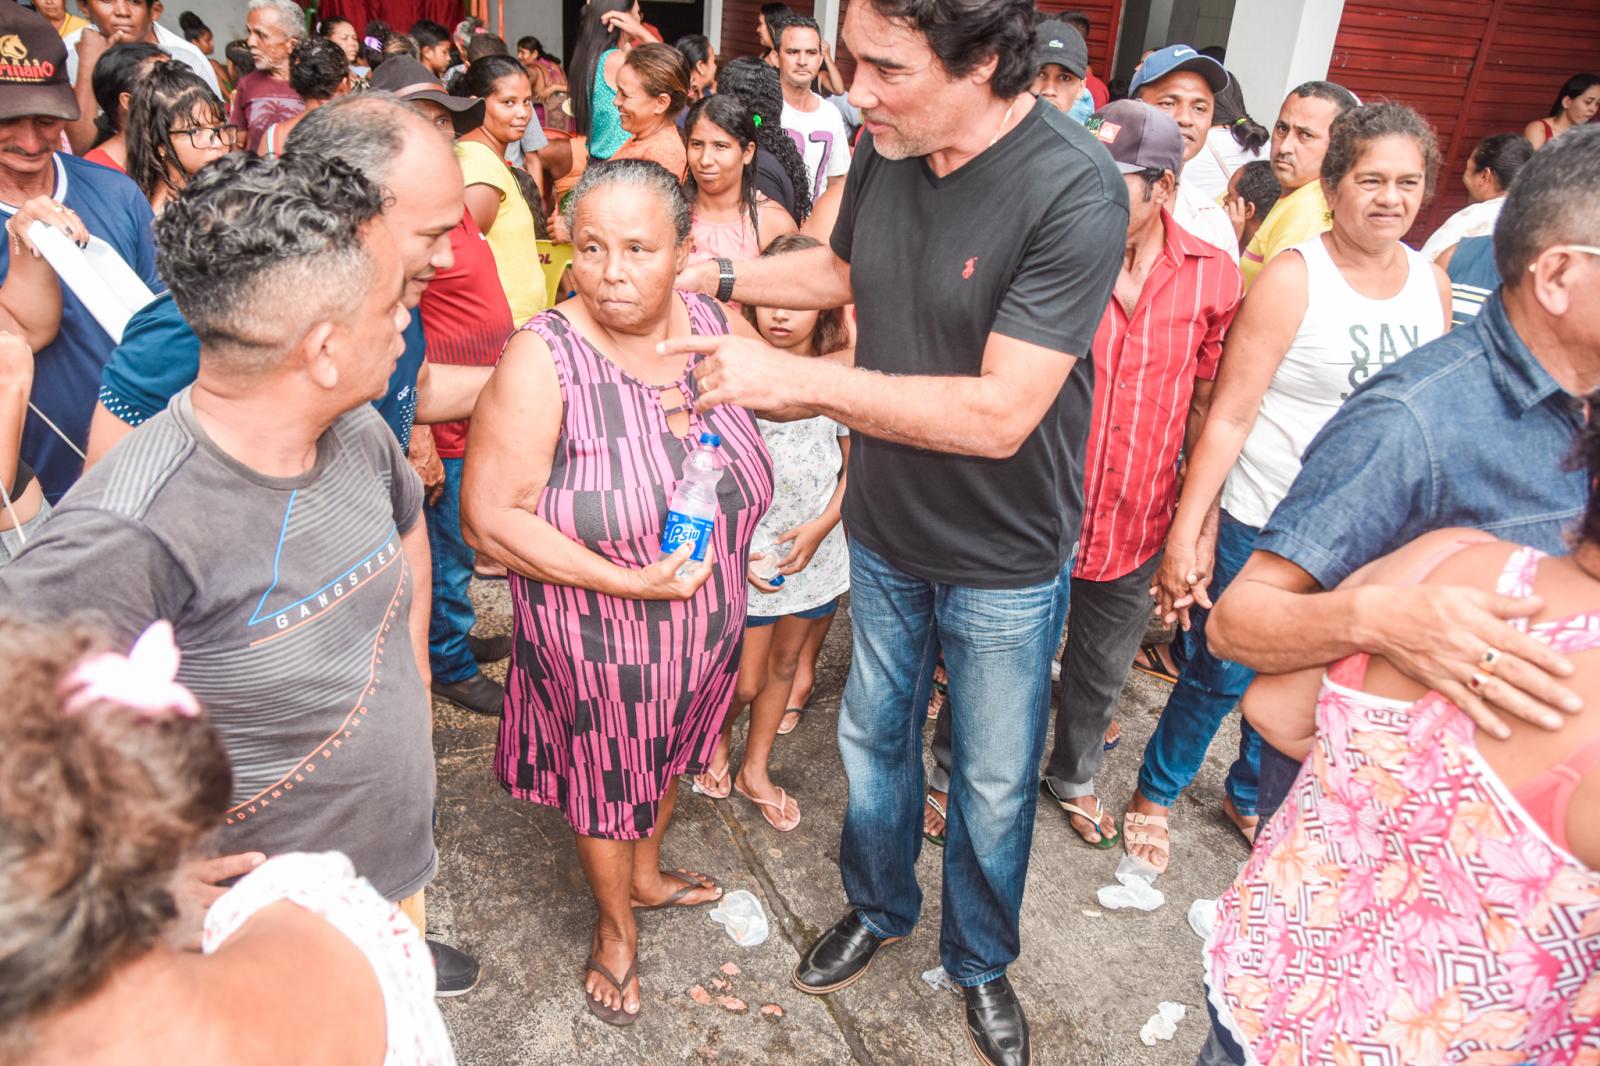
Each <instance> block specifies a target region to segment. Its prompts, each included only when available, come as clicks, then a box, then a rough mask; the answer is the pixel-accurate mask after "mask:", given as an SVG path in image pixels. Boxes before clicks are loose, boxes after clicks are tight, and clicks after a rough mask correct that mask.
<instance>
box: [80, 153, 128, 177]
mask: <svg viewBox="0 0 1600 1066" xmlns="http://www.w3.org/2000/svg"><path fill="white" fill-rule="evenodd" d="M83 158H85V159H87V160H88V161H89V162H91V163H99V164H100V165H101V166H103V167H110V168H111V169H112V170H115V171H116V172H117V173H118V174H126V173H127V171H126V170H123V169H122V168H121V167H119V166H117V161H116V160H115V159H112V158H111V157H110V156H109V155H107V154H106V150H105V149H104V148H91V149H89V150H88V151H87V152H85V153H83Z"/></svg>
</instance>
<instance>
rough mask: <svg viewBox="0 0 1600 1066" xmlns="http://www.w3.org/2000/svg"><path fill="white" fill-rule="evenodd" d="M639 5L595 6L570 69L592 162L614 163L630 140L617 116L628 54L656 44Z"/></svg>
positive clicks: (620, 1)
mask: <svg viewBox="0 0 1600 1066" xmlns="http://www.w3.org/2000/svg"><path fill="white" fill-rule="evenodd" d="M642 19H643V15H642V13H641V12H640V10H639V0H589V2H588V3H587V4H585V5H584V8H583V15H582V16H581V17H580V19H579V21H578V39H577V42H576V43H574V44H573V46H572V61H571V62H570V63H568V64H567V84H568V85H569V87H570V91H571V94H572V118H573V122H574V127H575V129H576V131H577V132H578V133H579V134H581V135H582V136H584V137H586V138H588V148H589V157H590V158H591V159H610V158H611V157H612V155H614V154H615V153H616V151H617V149H618V148H621V147H622V144H623V142H624V141H626V140H627V139H628V133H627V131H626V130H624V129H623V128H622V116H621V115H619V114H618V113H617V104H616V99H617V75H618V73H619V72H620V71H621V70H622V59H623V49H624V48H627V47H631V46H632V45H634V44H646V43H648V42H651V41H654V40H655V38H654V37H651V36H650V34H649V32H648V31H646V30H645V28H644V23H643V21H641V20H642Z"/></svg>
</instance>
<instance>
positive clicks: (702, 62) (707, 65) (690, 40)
mask: <svg viewBox="0 0 1600 1066" xmlns="http://www.w3.org/2000/svg"><path fill="white" fill-rule="evenodd" d="M672 47H674V48H676V49H677V50H678V51H680V52H682V53H683V58H684V59H686V60H688V61H689V102H690V103H691V104H692V103H694V102H696V101H697V100H703V99H705V97H707V96H709V95H710V94H712V93H714V92H716V91H717V50H716V49H715V48H714V47H712V44H711V38H709V37H707V36H706V35H705V34H703V33H690V34H685V35H684V36H682V37H679V38H678V39H677V40H676V41H673V42H672Z"/></svg>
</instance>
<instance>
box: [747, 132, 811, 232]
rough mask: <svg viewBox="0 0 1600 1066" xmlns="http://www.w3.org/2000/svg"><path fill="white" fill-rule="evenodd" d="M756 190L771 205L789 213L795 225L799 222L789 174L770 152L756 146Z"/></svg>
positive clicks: (792, 183)
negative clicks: (771, 203) (776, 205)
mask: <svg viewBox="0 0 1600 1066" xmlns="http://www.w3.org/2000/svg"><path fill="white" fill-rule="evenodd" d="M756 190H757V191H758V192H760V193H761V194H762V195H763V196H765V197H766V198H767V199H769V200H771V201H772V202H773V203H775V204H778V205H779V206H781V207H782V208H783V209H784V210H785V211H787V212H789V217H790V218H792V219H794V220H795V222H796V223H799V222H800V221H801V219H800V213H799V211H797V210H796V207H797V206H798V205H797V204H796V203H795V192H794V182H793V181H792V180H791V179H790V178H789V172H788V171H787V170H784V169H783V164H782V163H780V162H779V161H778V157H777V156H775V155H773V154H772V153H771V152H769V151H767V150H766V149H765V148H762V147H761V146H760V145H757V146H756Z"/></svg>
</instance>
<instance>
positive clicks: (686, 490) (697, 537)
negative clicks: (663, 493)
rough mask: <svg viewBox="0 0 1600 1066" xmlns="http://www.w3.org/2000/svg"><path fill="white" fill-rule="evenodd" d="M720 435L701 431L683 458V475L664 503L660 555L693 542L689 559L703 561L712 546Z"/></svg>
mask: <svg viewBox="0 0 1600 1066" xmlns="http://www.w3.org/2000/svg"><path fill="white" fill-rule="evenodd" d="M721 447H722V438H721V437H719V436H717V435H716V434H715V433H702V434H700V443H699V445H698V446H697V447H696V448H695V449H694V451H692V452H690V453H689V455H688V456H687V457H686V458H685V459H684V460H683V478H682V479H681V480H680V481H679V482H678V484H677V487H676V488H674V489H673V490H672V499H671V500H670V501H669V502H668V503H667V521H666V524H665V526H664V527H663V528H662V530H661V554H662V555H671V554H672V553H673V552H675V551H677V550H678V549H679V548H680V547H681V546H683V545H684V544H693V545H694V551H693V552H692V553H691V554H690V556H689V558H690V560H691V561H692V562H697V563H699V562H704V561H705V558H706V549H708V548H709V547H710V546H711V528H712V526H713V525H714V524H715V523H716V517H717V512H718V511H719V510H721V508H720V507H719V506H718V504H717V483H718V482H720V481H721V480H722V462H721V460H720V458H719V455H718V449H720V448H721Z"/></svg>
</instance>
